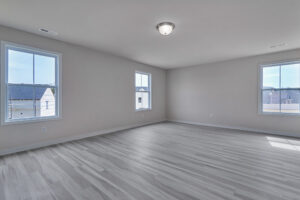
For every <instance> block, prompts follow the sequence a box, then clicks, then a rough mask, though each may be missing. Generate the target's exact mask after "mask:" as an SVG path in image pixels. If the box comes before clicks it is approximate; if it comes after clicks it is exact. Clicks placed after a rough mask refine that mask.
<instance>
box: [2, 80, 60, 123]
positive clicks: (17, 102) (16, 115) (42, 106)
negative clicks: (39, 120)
mask: <svg viewBox="0 0 300 200" xmlns="http://www.w3.org/2000/svg"><path fill="white" fill-rule="evenodd" d="M30 92H32V90H29V89H28V87H22V86H16V87H11V88H10V89H9V93H10V96H9V99H10V100H8V118H9V119H24V118H32V117H46V116H54V115H55V96H54V94H53V92H52V91H51V89H50V88H39V89H37V90H36V101H35V109H34V101H33V100H32V95H30V94H29V93H30ZM30 98H31V99H30Z"/></svg>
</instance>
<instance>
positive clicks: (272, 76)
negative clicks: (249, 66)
mask: <svg viewBox="0 0 300 200" xmlns="http://www.w3.org/2000/svg"><path fill="white" fill-rule="evenodd" d="M280 70H281V80H280V78H279V76H280ZM280 82H281V88H300V64H289V65H282V66H281V68H280V66H272V67H265V68H263V87H273V88H280Z"/></svg>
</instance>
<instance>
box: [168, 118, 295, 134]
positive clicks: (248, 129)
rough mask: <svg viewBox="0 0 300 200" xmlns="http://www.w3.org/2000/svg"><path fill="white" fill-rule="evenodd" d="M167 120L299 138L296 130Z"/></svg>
mask: <svg viewBox="0 0 300 200" xmlns="http://www.w3.org/2000/svg"><path fill="white" fill-rule="evenodd" d="M167 121H168V122H174V123H182V124H190V125H196V126H209V127H216V128H225V129H232V130H239V131H248V132H255V133H259V134H268V135H280V136H288V137H296V138H300V133H296V132H281V131H268V130H260V129H254V128H245V127H240V126H228V125H218V124H208V123H200V122H193V121H184V120H173V119H168V120H167Z"/></svg>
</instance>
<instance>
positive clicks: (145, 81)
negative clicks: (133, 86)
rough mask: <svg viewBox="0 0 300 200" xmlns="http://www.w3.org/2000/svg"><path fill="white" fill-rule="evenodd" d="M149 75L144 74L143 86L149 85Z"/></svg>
mask: <svg viewBox="0 0 300 200" xmlns="http://www.w3.org/2000/svg"><path fill="white" fill-rule="evenodd" d="M148 83H149V81H148V75H144V74H142V87H148Z"/></svg>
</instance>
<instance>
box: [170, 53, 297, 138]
mask: <svg viewBox="0 0 300 200" xmlns="http://www.w3.org/2000/svg"><path fill="white" fill-rule="evenodd" d="M299 58H300V50H294V51H287V52H281V53H275V54H268V55H261V56H255V57H249V58H243V59H237V60H232V61H226V62H220V63H213V64H204V65H200V66H195V67H188V68H180V69H173V70H168V72H167V102H168V104H167V117H168V119H170V120H176V121H185V122H192V123H198V124H201V123H204V124H210V125H217V126H225V127H237V128H245V129H254V130H262V131H266V132H272V133H281V134H285V135H294V136H299V137H300V116H272V115H261V114H259V113H258V88H259V65H260V64H263V63H273V62H276V61H287V60H294V59H297V60H298V59H299Z"/></svg>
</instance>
